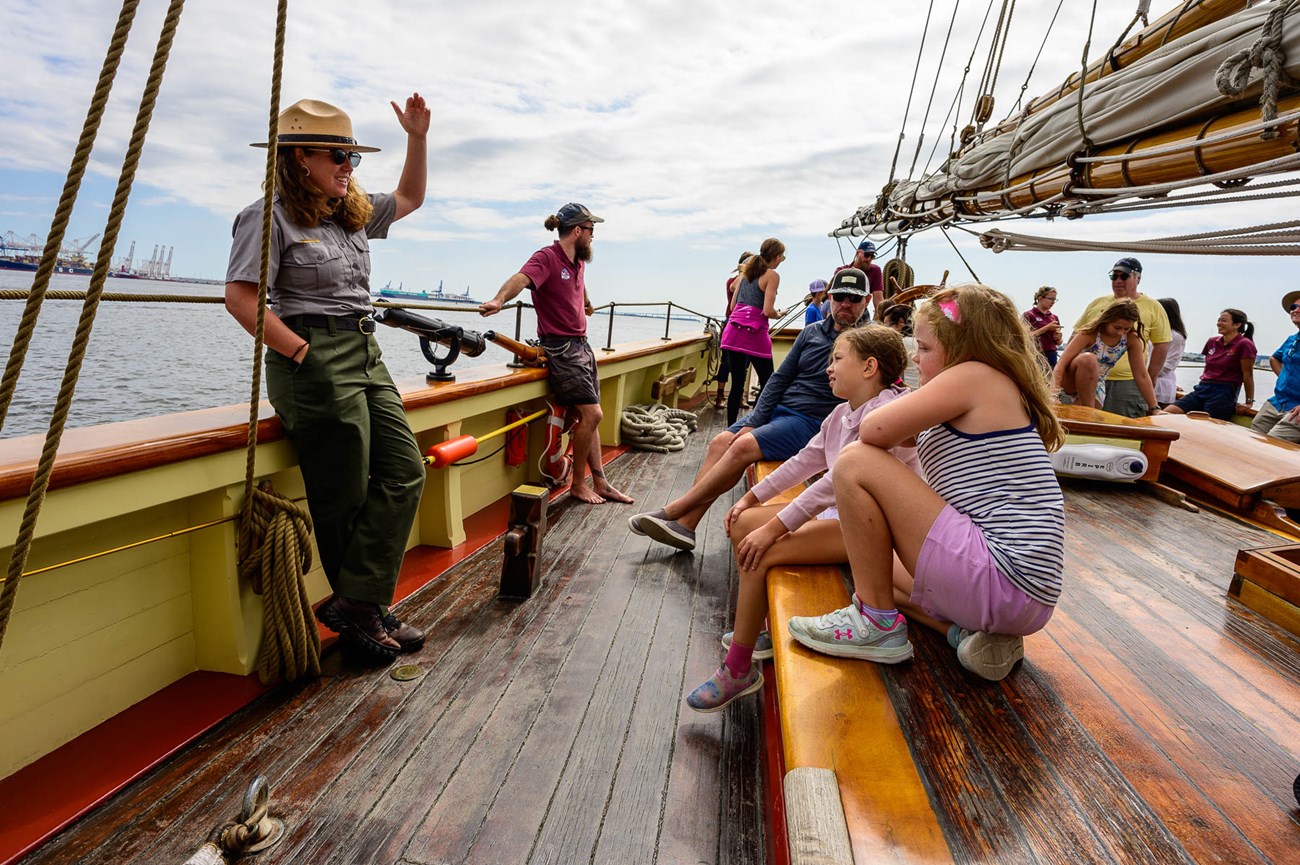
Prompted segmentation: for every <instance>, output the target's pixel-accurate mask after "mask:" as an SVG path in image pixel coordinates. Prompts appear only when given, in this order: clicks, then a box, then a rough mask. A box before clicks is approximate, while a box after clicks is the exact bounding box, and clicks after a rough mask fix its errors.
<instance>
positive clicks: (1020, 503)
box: [916, 424, 1065, 606]
mask: <svg viewBox="0 0 1300 865" xmlns="http://www.w3.org/2000/svg"><path fill="white" fill-rule="evenodd" d="M916 453H917V457H918V458H919V459H920V462H921V470H922V472H923V473H924V475H925V478H926V480H927V482H928V483H929V484H930V486H931V487H932V488H933V489H934V491H935V492H937V493H938V494H939V495H940V496H941V497H943V500H944V501H945V502H947V503H948V504H949V505H952V507H953V508H955V509H956V510H958V511H960V512H961V513H963V514H965V515H966V516H968V517H970V518H971V520H972V521H973V522H974V523H975V525H977V526H979V527H980V529H981V530H982V531H983V532H984V540H985V541H986V542H987V544H988V548H989V553H990V554H991V555H992V556H993V561H994V563H995V564H997V566H998V569H999V570H1000V571H1002V573H1003V574H1005V575H1006V577H1007V579H1009V580H1011V582H1012V583H1013V584H1014V585H1015V586H1016V587H1017V588H1019V589H1020V590H1021V591H1023V592H1024V593H1025V594H1026V595H1028V596H1029V597H1031V598H1033V599H1034V600H1036V601H1041V602H1042V603H1044V604H1048V605H1051V606H1055V604H1056V601H1057V599H1058V598H1060V596H1061V572H1062V571H1063V570H1064V565H1065V500H1064V498H1063V497H1062V496H1061V486H1060V484H1059V483H1057V480H1056V475H1055V473H1053V471H1052V464H1051V461H1050V460H1049V459H1048V456H1047V449H1046V448H1045V447H1043V440H1042V439H1041V438H1039V437H1038V433H1037V432H1035V431H1034V428H1033V426H1027V427H1023V428H1021V429H1009V430H998V431H996V432H990V433H980V434H978V435H976V434H971V433H964V432H961V431H959V430H956V429H953V428H952V427H951V426H949V425H948V424H942V425H940V426H935V427H930V428H929V429H927V430H925V431H924V432H922V433H920V434H919V435H918V436H917V447H916Z"/></svg>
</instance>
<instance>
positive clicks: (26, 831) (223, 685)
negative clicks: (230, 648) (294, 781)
mask: <svg viewBox="0 0 1300 865" xmlns="http://www.w3.org/2000/svg"><path fill="white" fill-rule="evenodd" d="M266 690H267V689H266V688H263V687H262V686H261V684H259V683H258V681H257V677H256V676H232V675H228V674H225V673H207V672H198V673H191V674H189V675H188V676H186V677H185V678H183V679H181V680H180V681H178V682H173V683H172V684H171V685H169V686H168V687H166V688H164V689H163V690H161V691H159V692H158V693H156V694H153V695H152V696H149V697H146V698H145V699H143V700H141V701H140V702H139V703H136V704H135V705H134V706H132V707H131V708H129V709H127V710H126V711H124V712H121V713H120V714H118V715H115V716H114V717H112V718H109V719H108V720H107V721H105V722H104V723H102V724H100V725H99V726H97V727H95V728H94V729H92V730H89V731H87V732H85V733H83V734H82V735H80V736H78V737H77V738H75V739H73V740H72V741H71V742H69V743H67V744H66V745H64V746H63V747H61V748H59V749H58V750H56V751H52V752H51V753H49V754H46V755H45V756H44V757H42V758H40V759H39V760H37V761H36V762H34V763H31V764H29V765H27V766H24V767H23V768H22V769H19V770H18V771H17V772H15V773H14V774H12V775H10V776H9V777H8V778H5V779H4V780H3V781H0V812H3V814H4V820H3V821H0V862H3V863H10V862H14V861H16V860H17V859H20V858H22V857H23V856H24V855H25V854H26V853H28V852H30V851H31V850H34V849H35V848H36V847H38V846H40V845H41V844H43V843H44V842H45V841H47V840H49V839H50V838H52V837H53V836H54V835H55V834H56V833H58V831H59V830H60V829H62V828H63V827H65V826H67V825H68V824H69V823H71V822H72V821H74V820H76V819H77V818H78V817H80V816H81V815H83V814H85V813H86V812H87V811H89V810H90V809H92V808H94V807H95V806H97V805H99V804H101V803H103V802H104V801H106V800H107V799H108V798H109V797H110V796H112V795H113V794H114V793H116V792H117V791H118V790H121V789H122V788H123V787H125V786H126V785H127V784H130V783H131V782H132V781H133V780H135V779H136V778H137V777H139V776H140V775H142V774H144V773H145V772H147V771H148V770H149V769H151V768H152V767H153V766H155V765H157V764H158V763H159V762H161V761H162V760H164V759H166V758H167V757H168V756H170V755H172V754H174V753H176V752H177V751H179V750H180V749H181V748H184V747H185V746H186V745H187V744H188V743H190V742H192V741H193V740H194V739H196V738H198V737H199V736H201V735H202V734H203V733H205V732H207V731H208V730H210V729H211V728H212V727H213V726H215V725H216V724H217V723H219V722H220V721H221V720H223V719H224V718H225V717H226V716H228V715H230V714H232V713H234V712H236V711H238V710H239V709H241V708H243V707H244V706H245V705H247V704H248V703H250V702H252V701H253V700H254V699H256V698H257V697H259V696H261V695H262V694H264V693H265V692H266Z"/></svg>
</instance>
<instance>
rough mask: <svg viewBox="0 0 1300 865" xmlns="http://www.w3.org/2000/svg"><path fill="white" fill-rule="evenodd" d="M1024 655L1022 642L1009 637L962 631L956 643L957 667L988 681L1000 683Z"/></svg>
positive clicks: (1023, 642)
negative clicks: (959, 664) (959, 665)
mask: <svg viewBox="0 0 1300 865" xmlns="http://www.w3.org/2000/svg"><path fill="white" fill-rule="evenodd" d="M1024 656H1025V639H1024V637H1016V636H1012V635H1011V634H989V633H985V632H984V631H967V630H963V631H962V632H961V634H960V636H959V638H958V641H957V660H959V661H961V665H962V666H963V667H965V668H966V669H968V670H970V671H971V672H972V673H974V674H975V675H977V676H980V677H981V678H985V679H988V680H989V681H990V682H1000V681H1002V680H1003V679H1005V678H1006V677H1007V674H1009V673H1010V672H1011V668H1012V667H1014V666H1015V665H1016V662H1017V661H1019V660H1020V659H1021V658H1023V657H1024Z"/></svg>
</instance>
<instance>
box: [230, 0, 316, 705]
mask: <svg viewBox="0 0 1300 865" xmlns="http://www.w3.org/2000/svg"><path fill="white" fill-rule="evenodd" d="M287 20H288V0H280V2H279V4H278V10H277V15H276V22H275V58H274V61H273V66H272V73H271V98H270V121H269V123H268V129H267V136H266V140H267V148H266V176H265V179H264V181H263V186H262V188H263V190H264V197H263V199H262V262H261V274H260V276H259V278H258V286H257V326H256V328H255V333H254V334H253V374H252V387H251V391H252V393H251V395H250V397H249V406H248V445H247V454H246V459H245V470H244V502H243V507H242V509H241V512H240V520H239V571H240V574H241V575H242V576H244V577H245V578H247V579H248V580H250V581H251V582H252V584H253V586H254V588H255V589H258V590H260V591H261V592H262V602H263V606H264V609H265V615H264V619H263V626H262V645H261V647H260V648H259V649H258V653H257V676H258V678H259V679H260V680H261V682H262V684H264V685H269V684H272V683H274V682H278V681H280V680H281V679H283V680H284V681H288V682H292V681H293V680H295V679H298V678H300V677H301V676H304V675H306V674H308V673H310V674H312V675H314V676H317V675H320V632H319V631H318V630H317V629H316V619H315V615H314V614H313V612H312V607H311V600H310V598H308V597H307V589H306V586H305V584H304V579H303V578H304V576H305V575H306V573H307V571H308V569H309V568H310V567H311V517H310V516H309V515H308V513H307V511H306V510H305V509H304V508H302V507H299V506H298V505H297V504H295V503H294V502H293V501H292V500H290V499H289V498H287V497H286V496H282V495H279V494H278V493H276V492H275V491H274V490H273V489H272V488H271V483H270V481H263V482H262V483H261V484H260V485H258V487H257V489H256V490H254V489H253V481H254V478H255V477H256V472H257V415H258V407H259V405H260V404H261V391H262V352H263V348H264V347H265V342H266V299H267V293H268V283H269V281H270V267H271V264H270V262H271V215H272V210H271V202H272V200H273V198H274V195H275V162H276V156H277V151H276V147H275V142H276V141H277V140H278V138H279V120H280V82H281V78H282V72H283V68H284V36H285V28H286V22H287Z"/></svg>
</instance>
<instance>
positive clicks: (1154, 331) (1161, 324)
mask: <svg viewBox="0 0 1300 865" xmlns="http://www.w3.org/2000/svg"><path fill="white" fill-rule="evenodd" d="M1141 282H1142V262H1140V261H1138V260H1137V259H1136V258H1121V259H1120V260H1119V261H1117V262H1115V266H1114V267H1112V268H1111V269H1110V288H1111V293H1110V294H1107V295H1102V296H1101V297H1099V298H1097V299H1096V300H1094V301H1092V302H1091V303H1089V304H1088V308H1087V309H1085V310H1084V311H1083V315H1082V316H1080V317H1079V320H1078V321H1077V322H1075V324H1074V329H1075V330H1078V329H1079V326H1080V325H1081V324H1083V323H1084V322H1086V321H1088V320H1090V319H1092V318H1094V317H1095V316H1096V315H1098V314H1099V313H1100V312H1101V311H1102V310H1103V309H1105V308H1106V307H1108V306H1110V305H1111V304H1112V303H1114V302H1115V301H1117V300H1131V301H1133V302H1134V303H1136V304H1137V307H1138V312H1139V314H1140V315H1141V316H1142V326H1143V328H1145V329H1146V347H1147V370H1148V371H1149V372H1150V373H1151V380H1152V381H1155V380H1156V377H1157V376H1159V374H1160V368H1161V367H1162V366H1164V363H1165V357H1166V356H1167V355H1168V354H1169V340H1170V339H1171V331H1170V328H1169V316H1168V315H1167V314H1165V308H1164V307H1163V306H1161V305H1160V302H1159V301H1158V300H1156V299H1155V298H1153V297H1149V296H1147V295H1145V294H1142V293H1141V292H1140V291H1138V284H1139V283H1141ZM1130 338H1131V337H1130ZM1102 408H1103V409H1105V410H1106V411H1108V412H1113V413H1115V414H1119V415H1124V416H1125V417H1142V416H1143V415H1146V414H1150V412H1151V410H1152V409H1155V408H1158V406H1149V405H1147V401H1146V400H1145V399H1143V398H1142V394H1141V393H1139V392H1138V387H1137V385H1136V384H1135V383H1134V382H1133V371H1132V370H1131V369H1130V368H1129V365H1128V354H1125V355H1124V356H1123V357H1122V358H1120V359H1119V363H1117V364H1115V368H1114V369H1112V370H1111V371H1110V374H1109V375H1107V376H1106V401H1105V403H1103V404H1102Z"/></svg>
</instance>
